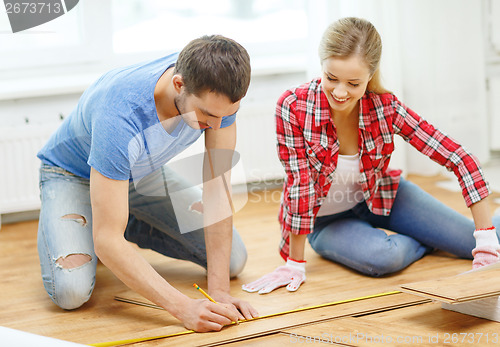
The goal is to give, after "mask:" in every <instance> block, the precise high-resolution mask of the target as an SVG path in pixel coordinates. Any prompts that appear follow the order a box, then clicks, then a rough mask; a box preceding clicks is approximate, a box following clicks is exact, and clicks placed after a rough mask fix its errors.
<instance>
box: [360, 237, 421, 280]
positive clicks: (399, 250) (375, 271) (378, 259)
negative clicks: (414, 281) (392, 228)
mask: <svg viewBox="0 0 500 347" xmlns="http://www.w3.org/2000/svg"><path fill="white" fill-rule="evenodd" d="M395 236H396V235H395ZM415 243H416V241H415ZM416 247H417V249H413V248H412V247H404V246H403V245H399V244H398V242H396V241H395V240H393V239H392V238H391V237H388V238H387V239H386V240H385V242H383V243H381V244H380V245H379V247H377V248H372V249H371V252H370V253H368V254H367V256H366V263H365V264H364V266H363V270H364V271H362V272H363V273H364V274H366V275H368V276H372V277H381V276H384V275H389V274H392V273H395V272H398V271H400V270H402V269H404V268H405V267H407V266H408V265H409V264H411V263H412V262H413V261H415V260H417V259H419V258H420V257H421V256H422V255H423V254H424V253H425V249H426V248H425V247H424V246H422V245H418V246H416ZM411 253H415V255H413V254H411Z"/></svg>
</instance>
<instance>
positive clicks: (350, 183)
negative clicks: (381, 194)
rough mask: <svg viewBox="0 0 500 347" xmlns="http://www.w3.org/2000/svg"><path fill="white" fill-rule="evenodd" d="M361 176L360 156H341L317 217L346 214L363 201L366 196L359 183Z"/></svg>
mask: <svg viewBox="0 0 500 347" xmlns="http://www.w3.org/2000/svg"><path fill="white" fill-rule="evenodd" d="M359 176H360V173H359V156H358V154H353V155H341V154H339V156H338V162H337V168H336V170H335V172H334V174H333V181H332V185H331V187H330V190H329V191H328V195H327V196H326V198H325V200H324V201H323V204H322V205H321V207H320V209H319V211H318V215H317V216H318V217H321V216H328V215H331V214H335V213H340V212H344V211H347V210H350V209H351V208H353V207H354V206H356V205H357V204H358V203H360V202H361V201H363V200H364V196H363V190H362V189H361V184H360V183H359V178H360V177H359Z"/></svg>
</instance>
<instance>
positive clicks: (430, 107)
mask: <svg viewBox="0 0 500 347" xmlns="http://www.w3.org/2000/svg"><path fill="white" fill-rule="evenodd" d="M481 8H482V7H481V2H479V1H467V0H440V1H433V0H409V1H404V2H402V6H401V12H400V18H401V23H405V25H401V26H400V30H401V37H402V41H401V61H402V64H403V65H402V70H403V75H402V81H403V91H404V101H405V102H406V103H407V105H408V106H409V107H410V108H412V109H414V110H415V111H417V112H418V113H419V114H421V115H422V116H423V117H424V118H426V119H427V120H429V121H430V122H431V123H433V124H434V125H436V126H437V127H439V128H440V129H442V130H444V131H445V132H446V133H448V134H449V135H450V136H451V137H453V138H455V139H456V140H458V141H459V142H460V143H462V144H463V145H464V146H465V147H466V148H468V149H469V150H470V151H472V152H473V153H474V154H475V155H477V156H478V157H479V159H480V160H481V161H483V162H485V161H487V160H488V159H489V148H488V132H487V113H486V88H485V79H486V77H485V58H484V39H483V27H482V12H481ZM420 157H421V156H420V154H419V153H416V151H409V152H408V169H409V171H412V172H416V173H423V174H426V173H427V174H435V173H437V172H439V171H440V167H439V166H437V165H435V164H433V163H431V162H430V161H424V160H422V159H421V158H420Z"/></svg>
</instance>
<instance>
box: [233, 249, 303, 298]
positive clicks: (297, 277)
mask: <svg viewBox="0 0 500 347" xmlns="http://www.w3.org/2000/svg"><path fill="white" fill-rule="evenodd" d="M305 265H306V262H305V261H302V262H297V261H294V260H292V259H290V258H288V259H287V261H286V265H283V266H280V267H278V268H277V269H276V270H274V271H273V272H271V273H269V274H267V275H264V276H263V277H261V278H259V279H258V280H256V281H254V282H252V283H249V284H244V285H243V286H241V288H242V289H243V290H244V291H247V292H249V293H253V292H256V291H258V292H259V294H267V293H269V292H272V291H273V290H275V289H276V288H279V287H283V286H287V287H286V289H288V291H290V292H294V291H296V290H297V289H299V287H300V285H301V284H302V283H304V281H305V280H306V267H305Z"/></svg>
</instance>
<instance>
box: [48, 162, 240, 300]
mask: <svg viewBox="0 0 500 347" xmlns="http://www.w3.org/2000/svg"><path fill="white" fill-rule="evenodd" d="M152 177H155V176H152ZM156 178H161V182H159V185H157V188H158V189H155V186H154V185H153V186H152V185H149V186H148V187H149V189H151V188H152V190H157V191H159V192H160V193H159V194H158V195H159V196H152V194H144V193H145V192H144V190H142V191H141V190H140V189H139V191H140V192H138V191H137V189H136V186H135V185H134V183H133V182H131V183H130V185H129V220H128V224H127V227H126V230H125V238H126V239H127V240H128V241H131V242H133V243H136V244H137V245H138V246H139V247H141V248H146V249H152V250H154V251H156V252H159V253H161V254H163V255H166V256H168V257H172V258H177V259H183V260H188V261H191V262H193V263H196V264H198V265H200V266H202V267H204V268H206V267H207V256H206V249H205V239H204V231H203V228H201V229H197V230H194V231H191V232H185V233H181V232H180V230H179V226H178V223H177V219H176V214H175V212H174V207H173V204H172V201H171V199H170V197H169V195H168V192H167V191H166V188H165V187H168V190H169V191H170V190H171V189H175V191H179V190H183V188H186V187H187V186H185V185H186V183H185V182H184V181H183V180H182V179H181V178H180V177H179V176H177V175H175V174H174V173H173V172H171V171H169V170H168V169H167V168H164V172H163V174H162V175H160V176H158V175H157V176H156ZM164 182H166V186H165V183H164ZM89 183H90V182H89V180H88V179H85V178H81V177H78V176H75V175H73V174H71V173H69V172H67V171H66V170H64V169H61V168H59V167H54V166H49V165H42V167H41V168H40V191H41V194H40V195H41V200H42V206H41V210H40V220H39V226H38V255H39V257H40V265H41V271H42V279H43V284H44V286H45V289H46V291H47V293H48V294H49V296H50V297H51V299H52V300H53V301H54V302H55V303H56V304H57V305H58V306H60V307H61V308H64V309H75V308H78V307H80V306H81V305H82V304H84V303H85V302H86V301H87V300H88V299H89V298H90V295H91V294H92V291H93V288H94V283H95V274H96V265H97V257H96V255H95V252H94V244H93V238H92V208H91V204H90V191H89V188H90V185H89ZM187 188H188V189H186V190H185V191H186V194H184V195H182V196H179V194H176V201H175V206H176V208H177V209H179V206H185V214H186V215H187V217H188V218H190V219H191V220H192V221H196V220H197V219H200V218H203V215H202V214H200V213H198V212H197V211H196V209H190V208H189V207H190V206H192V205H193V203H196V202H199V201H201V189H199V188H197V187H187ZM183 191H184V190H183ZM179 199H181V200H182V201H179ZM184 218H186V216H185V217H184ZM194 224H197V225H203V222H202V221H201V222H199V223H194ZM72 254H83V255H87V256H89V257H90V258H89V259H90V261H89V262H87V263H85V264H83V265H81V266H78V267H76V268H63V266H61V265H59V264H58V263H57V261H58V259H60V258H64V257H66V256H68V255H72ZM246 259H247V252H246V249H245V245H244V244H243V241H242V239H241V237H240V235H239V234H238V233H237V231H236V230H235V229H234V228H233V239H232V249H231V263H230V276H232V277H233V276H236V275H237V274H239V273H240V272H241V271H242V270H243V267H244V266H245V263H246Z"/></svg>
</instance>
